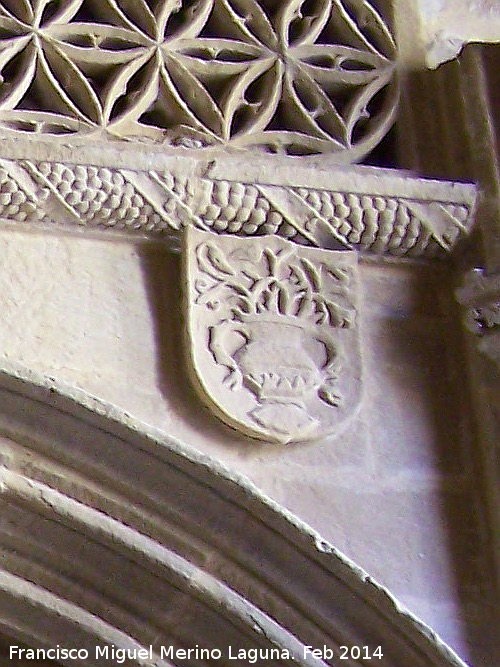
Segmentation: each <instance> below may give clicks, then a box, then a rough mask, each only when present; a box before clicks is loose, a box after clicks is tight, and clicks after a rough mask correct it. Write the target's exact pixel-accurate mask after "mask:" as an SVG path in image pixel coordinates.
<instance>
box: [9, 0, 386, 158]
mask: <svg viewBox="0 0 500 667" xmlns="http://www.w3.org/2000/svg"><path fill="white" fill-rule="evenodd" d="M0 36H1V37H0V75H1V83H0V126H1V127H3V129H4V131H11V130H14V131H22V132H31V133H36V134H51V135H57V134H59V135H75V134H77V135H89V136H95V135H96V134H102V133H103V132H104V133H107V134H108V135H109V136H110V137H118V138H121V139H139V140H148V141H154V142H167V143H172V144H174V145H175V144H180V145H188V146H206V145H226V146H231V147H234V148H257V147H258V148H261V149H263V150H266V151H270V152H278V153H287V154H293V155H308V154H315V153H323V152H329V153H340V154H343V156H344V157H343V158H342V161H343V162H345V161H346V159H345V154H346V152H347V154H348V155H349V157H350V159H351V160H357V159H359V158H360V157H362V156H363V155H364V154H366V153H367V152H368V151H370V150H371V149H372V148H373V147H374V146H375V145H376V144H377V143H378V142H379V141H380V140H381V138H382V137H383V136H384V135H385V134H386V132H387V131H388V129H389V128H390V126H391V124H392V122H393V120H394V115H395V109H396V105H397V87H396V85H395V83H394V56H395V46H394V42H393V39H392V36H391V34H390V32H389V30H388V28H387V26H386V24H385V23H384V21H383V20H382V18H381V17H380V15H379V14H378V12H377V11H376V10H375V9H374V7H372V6H371V5H370V4H369V3H368V2H367V1H366V0H287V1H286V2H279V3H277V2H274V0H196V1H192V0H183V1H182V2H172V0H158V1H157V2H153V0H135V1H134V2H128V1H127V0H102V2H98V3H97V2H91V0H57V1H56V2H54V0H38V1H36V2H35V0H25V1H24V2H15V1H14V0H1V2H0Z"/></svg>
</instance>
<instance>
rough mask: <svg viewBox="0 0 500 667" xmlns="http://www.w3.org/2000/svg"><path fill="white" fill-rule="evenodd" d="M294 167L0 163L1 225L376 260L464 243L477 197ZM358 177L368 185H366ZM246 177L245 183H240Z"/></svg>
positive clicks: (386, 174)
mask: <svg viewBox="0 0 500 667" xmlns="http://www.w3.org/2000/svg"><path fill="white" fill-rule="evenodd" d="M290 160H292V161H293V159H292V158H286V159H283V160H281V161H279V160H277V159H276V158H267V161H268V162H272V167H273V168H272V174H267V173H266V169H268V170H269V164H267V167H266V164H265V163H266V161H261V162H259V161H258V160H255V165H253V167H254V168H255V170H256V171H257V172H259V173H260V174H261V176H258V177H255V174H253V173H251V174H250V173H249V174H246V177H244V175H243V173H242V165H243V163H244V162H245V160H241V159H238V160H237V161H236V163H235V164H233V163H232V162H231V161H230V160H229V161H228V160H227V159H226V158H224V159H221V160H215V159H214V160H210V161H208V162H206V161H200V162H197V161H194V160H191V159H189V158H184V160H182V159H181V158H180V157H179V156H177V155H176V156H175V157H174V158H173V160H170V159H169V158H163V159H162V163H160V164H158V168H157V169H149V170H146V169H143V170H132V169H125V168H113V167H108V166H95V165H89V164H79V165H75V164H70V163H68V162H65V163H63V162H58V161H57V162H55V161H50V162H49V161H47V160H44V161H34V160H6V159H0V222H1V221H6V222H10V223H18V224H22V225H31V224H35V225H37V226H40V225H41V226H44V227H49V228H53V227H54V226H65V227H66V226H68V225H69V226H70V227H71V226H74V225H77V226H80V227H86V228H94V229H115V230H124V231H129V232H131V231H135V232H139V233H142V234H144V233H147V234H153V235H160V236H161V237H163V238H165V239H169V238H170V239H171V240H172V241H173V243H174V245H175V246H177V247H178V245H179V237H180V235H181V234H182V230H184V229H185V228H187V227H194V228H197V229H201V230H205V231H212V232H216V233H221V234H233V235H238V236H263V235H276V236H281V237H283V238H286V239H290V240H292V241H294V242H296V243H299V244H301V245H309V246H316V247H320V248H327V249H348V250H353V249H358V250H361V251H364V252H369V253H374V254H377V255H384V254H390V255H395V256H399V257H401V256H410V257H427V258H432V257H439V256H442V255H444V254H446V253H447V252H449V251H450V250H451V249H452V248H453V247H454V246H455V244H456V243H457V242H458V241H459V239H460V238H462V237H463V236H464V235H466V234H468V232H469V231H470V229H471V226H472V222H473V219H474V210H475V200H476V190H475V187H474V186H472V185H468V184H456V183H439V182H436V181H422V180H418V179H411V178H409V177H404V178H401V177H395V176H394V173H393V172H391V171H384V170H379V169H367V168H365V169H359V168H349V169H343V170H342V171H339V172H337V173H332V172H331V171H330V170H323V171H320V170H318V171H315V172H313V173H311V171H310V170H309V169H308V168H304V169H302V170H301V169H298V168H296V167H295V171H294V173H293V174H292V173H291V172H290V170H289V167H288V163H289V161H290ZM361 172H362V177H361ZM238 173H241V176H239V177H238V176H236V177H235V174H238Z"/></svg>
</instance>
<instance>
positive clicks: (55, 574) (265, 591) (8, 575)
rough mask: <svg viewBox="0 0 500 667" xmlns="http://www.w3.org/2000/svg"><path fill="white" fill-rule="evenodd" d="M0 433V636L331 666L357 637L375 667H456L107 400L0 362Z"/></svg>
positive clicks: (366, 585) (216, 660)
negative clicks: (372, 654)
mask: <svg viewBox="0 0 500 667" xmlns="http://www.w3.org/2000/svg"><path fill="white" fill-rule="evenodd" d="M0 433H1V435H2V449H3V465H2V469H1V493H0V504H1V511H0V525H1V530H0V556H1V559H0V563H1V565H0V630H1V632H3V633H4V635H5V636H8V637H9V638H10V639H9V641H10V643H11V644H13V645H18V644H21V642H24V643H26V644H28V645H30V646H33V647H39V648H45V649H49V648H54V647H56V646H57V645H59V646H60V647H62V648H67V647H77V648H79V649H81V650H85V651H87V652H88V657H87V658H86V661H85V664H109V659H112V658H111V656H112V655H113V653H112V652H113V651H115V654H114V655H115V656H116V655H118V656H119V655H123V654H122V653H118V654H117V653H116V651H124V650H127V651H128V652H129V653H128V657H129V662H128V664H137V665H139V664H141V665H149V664H151V665H152V664H155V665H162V666H163V665H185V664H190V665H200V666H201V665H235V666H237V665H248V664H249V656H257V657H258V659H257V663H258V664H260V665H267V664H268V665H281V664H283V665H292V664H295V665H303V666H306V665H311V666H312V665H316V666H320V665H323V666H324V665H327V664H330V665H338V664H343V663H339V658H340V655H341V654H342V652H343V651H344V649H342V648H341V647H342V646H348V647H351V646H356V645H358V646H359V645H363V646H369V647H371V649H370V650H372V651H375V650H376V648H377V647H378V646H381V647H382V648H381V652H382V653H383V657H381V658H380V659H377V664H379V665H381V667H450V666H452V665H455V666H458V665H462V667H463V663H461V662H460V660H459V659H458V658H457V657H456V656H455V655H454V654H452V653H451V651H450V650H449V649H447V648H446V647H445V646H444V645H443V644H441V643H440V642H439V641H438V640H437V639H436V638H435V636H433V635H432V634H431V633H430V631H426V630H423V629H422V626H420V625H419V624H418V623H417V622H416V621H414V620H413V619H412V618H411V617H409V616H408V615H407V614H405V613H403V612H401V611H400V610H399V608H398V606H397V604H396V602H395V601H394V600H393V599H392V598H391V597H390V596H389V594H388V593H387V592H386V591H384V590H383V589H381V588H380V587H378V586H377V585H376V584H374V583H373V582H372V581H371V580H370V579H369V578H368V577H367V576H366V575H365V574H364V573H362V572H361V571H359V570H358V569H356V568H355V567H354V566H353V565H352V564H351V563H349V562H347V561H346V560H345V559H344V558H343V557H341V556H340V555H339V554H338V553H337V552H335V551H334V550H333V549H332V548H331V547H330V546H328V545H327V544H326V543H325V542H324V541H322V540H321V538H319V536H318V535H317V534H315V533H314V532H313V531H311V530H310V529H308V528H307V527H305V526H303V525H301V524H299V523H298V521H297V520H296V519H294V518H293V517H290V516H287V515H286V514H285V513H284V511H283V510H280V509H279V508H278V507H275V506H273V505H272V503H271V501H269V500H266V499H265V498H264V497H262V496H260V495H259V494H258V492H257V491H256V490H255V489H254V488H252V487H251V486H249V485H248V484H247V483H244V482H242V481H241V480H238V479H235V478H234V477H231V475H230V474H229V473H227V472H225V471H224V470H222V469H220V468H219V467H218V466H217V465H216V464H214V463H213V462H211V461H209V460H207V459H204V458H197V457H196V456H194V455H193V454H192V453H191V452H190V451H189V450H188V449H186V448H185V447H183V446H181V445H180V444H178V443H175V442H173V441H171V440H168V439H165V438H161V437H159V435H158V434H155V433H152V432H147V431H146V430H145V429H144V428H143V427H140V425H138V424H137V423H135V422H133V421H132V420H131V419H130V417H127V416H126V415H124V414H121V413H119V412H118V411H117V410H116V409H114V408H112V407H111V406H109V405H104V404H102V403H101V402H98V401H96V400H94V399H90V398H89V397H88V396H85V395H83V394H78V395H75V394H73V396H72V397H70V396H68V395H64V394H63V393H61V392H60V391H59V390H58V389H57V388H56V387H55V386H54V385H53V384H51V383H50V382H47V381H43V380H41V379H40V378H34V377H33V376H31V375H29V374H26V373H23V372H20V371H19V370H16V371H15V372H14V371H12V369H11V371H10V372H9V373H3V374H2V375H0ZM106 646H107V647H108V652H109V653H108V654H107V655H108V659H105V654H104V653H102V651H104V650H105V649H106ZM307 646H312V647H317V648H319V649H320V650H321V657H320V656H319V655H314V654H312V653H311V651H308V650H307V649H306V647H307ZM96 647H99V648H100V650H101V653H100V654H96ZM197 647H198V649H202V648H203V649H205V653H203V654H202V653H198V654H195V653H192V654H191V656H190V659H189V660H187V659H186V654H184V653H183V651H188V650H189V649H191V650H192V651H195V650H196V648H197ZM229 647H231V648H229ZM141 651H142V653H141ZM229 651H231V654H230V653H229ZM252 652H253V653H252ZM219 654H220V655H219ZM230 655H231V656H232V657H230ZM238 656H239V657H238ZM266 656H267V657H266ZM56 657H57V659H58V660H59V662H61V663H63V664H73V665H74V664H75V660H74V659H73V660H72V659H69V658H65V656H64V654H60V655H58V656H56ZM250 659H251V658H250ZM115 662H116V660H115ZM350 664H353V665H355V664H360V665H361V664H363V661H362V660H361V659H360V660H359V661H358V660H356V659H354V660H352V661H351V662H350Z"/></svg>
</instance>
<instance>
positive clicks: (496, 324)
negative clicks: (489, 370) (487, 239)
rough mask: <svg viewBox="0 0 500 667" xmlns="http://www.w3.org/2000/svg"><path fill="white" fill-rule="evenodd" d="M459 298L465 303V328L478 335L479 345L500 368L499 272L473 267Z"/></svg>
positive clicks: (459, 293) (460, 301)
mask: <svg viewBox="0 0 500 667" xmlns="http://www.w3.org/2000/svg"><path fill="white" fill-rule="evenodd" d="M457 299H458V301H459V303H461V304H462V305H463V306H464V323H465V326H466V328H467V329H468V330H469V331H470V332H471V333H473V334H475V335H476V336H477V338H478V344H477V347H478V349H479V350H480V351H481V352H482V353H483V354H485V355H486V356H488V357H489V358H490V359H492V360H493V361H494V362H495V364H496V365H497V366H498V368H499V369H500V275H498V274H496V275H490V276H489V275H485V273H484V271H483V270H482V269H474V270H473V271H470V272H469V273H468V274H467V275H466V277H465V280H464V285H463V287H462V288H460V289H459V290H457Z"/></svg>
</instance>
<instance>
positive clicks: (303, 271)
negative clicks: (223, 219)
mask: <svg viewBox="0 0 500 667" xmlns="http://www.w3.org/2000/svg"><path fill="white" fill-rule="evenodd" d="M185 239H186V240H185V248H184V279H185V299H186V338H187V340H186V344H187V350H188V358H189V362H188V363H189V366H190V372H191V376H192V378H193V381H194V385H195V386H196V388H197V390H198V393H199V395H200V397H201V398H202V400H203V401H204V402H205V403H206V404H207V405H208V406H209V407H210V408H211V410H212V411H213V412H215V413H216V414H217V415H218V417H219V418H220V419H222V420H223V421H224V422H226V423H227V424H229V425H230V426H232V427H233V428H235V429H237V430H239V431H241V432H243V433H245V434H246V435H249V436H252V437H255V438H259V439H262V440H268V441H275V442H282V443H286V442H291V441H303V440H310V439H315V438H319V437H321V436H325V435H328V434H330V433H333V432H334V431H336V430H337V429H338V428H339V427H341V425H342V424H344V423H345V421H346V419H347V418H348V417H349V416H350V415H352V414H353V413H354V412H355V410H356V408H357V406H358V405H359V401H360V390H361V353H360V341H359V315H358V303H357V301H358V276H357V256H356V253H354V252H350V251H328V250H318V249H316V248H309V247H303V246H298V245H295V244H293V243H290V242H289V241H285V240H283V239H281V238H278V237H274V236H263V237H256V238H252V239H242V238H238V237H234V236H215V235H213V234H211V233H208V232H202V231H198V230H195V229H188V230H186V236H185Z"/></svg>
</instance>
